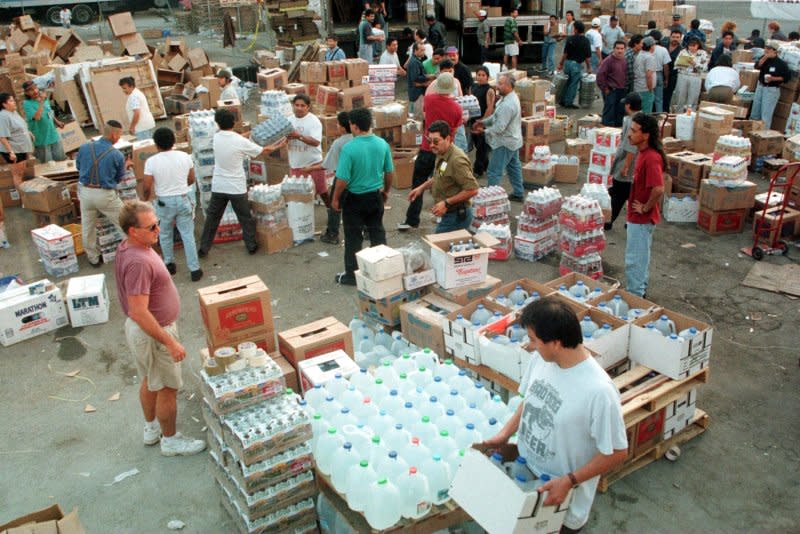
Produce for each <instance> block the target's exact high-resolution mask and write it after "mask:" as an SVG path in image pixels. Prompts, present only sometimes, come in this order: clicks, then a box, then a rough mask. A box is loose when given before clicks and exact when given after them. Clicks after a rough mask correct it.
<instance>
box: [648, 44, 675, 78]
mask: <svg viewBox="0 0 800 534" xmlns="http://www.w3.org/2000/svg"><path fill="white" fill-rule="evenodd" d="M653 57H654V58H655V60H656V73H658V72H660V73H662V74H663V73H664V65H669V64H670V63H672V58H671V57H669V50H667V49H666V48H664V47H663V46H661V45H656V47H655V49H654V50H653Z"/></svg>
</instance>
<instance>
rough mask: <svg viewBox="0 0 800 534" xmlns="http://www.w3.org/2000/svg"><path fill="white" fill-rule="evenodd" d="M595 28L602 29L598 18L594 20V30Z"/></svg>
mask: <svg viewBox="0 0 800 534" xmlns="http://www.w3.org/2000/svg"><path fill="white" fill-rule="evenodd" d="M594 27H600V19H599V18H597V17H595V18H593V19H592V28H594Z"/></svg>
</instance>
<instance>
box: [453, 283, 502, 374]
mask: <svg viewBox="0 0 800 534" xmlns="http://www.w3.org/2000/svg"><path fill="white" fill-rule="evenodd" d="M478 304H482V305H483V306H484V307H485V308H486V309H487V310H489V312H491V313H495V312H500V314H502V316H503V317H505V316H506V314H507V313H508V312H507V310H506V308H504V307H503V306H500V305H499V304H497V303H496V302H492V301H489V300H487V299H481V300H476V301H473V302H470V303H469V304H467V305H466V306H464V307H462V308H459V309H457V310H456V311H454V312H451V313H449V314H447V317H446V318H445V320H443V321H442V328H443V329H444V346H445V352H447V354H449V355H451V356H455V357H456V358H461V359H462V360H466V361H467V362H469V363H471V364H472V365H480V364H481V355H480V349H479V348H478V341H477V340H478V332H480V331H481V328H478V329H475V328H472V327H466V326H464V325H461V324H459V323H458V316H459V315H461V316H462V317H463V318H464V319H466V320H467V321H469V320H470V317H471V316H472V314H473V313H474V312H475V310H476V309H477V308H478ZM492 322H493V321H492ZM490 324H491V322H490Z"/></svg>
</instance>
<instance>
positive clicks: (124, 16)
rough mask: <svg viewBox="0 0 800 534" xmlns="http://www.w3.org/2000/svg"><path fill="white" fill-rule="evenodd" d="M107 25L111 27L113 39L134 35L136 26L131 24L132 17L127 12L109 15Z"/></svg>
mask: <svg viewBox="0 0 800 534" xmlns="http://www.w3.org/2000/svg"><path fill="white" fill-rule="evenodd" d="M108 25H109V26H111V33H112V34H114V37H122V36H123V35H128V34H131V33H136V24H135V23H134V22H133V15H131V14H130V12H129V11H126V12H124V13H115V14H114V15H109V16H108Z"/></svg>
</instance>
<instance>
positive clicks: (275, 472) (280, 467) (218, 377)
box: [201, 342, 317, 533]
mask: <svg viewBox="0 0 800 534" xmlns="http://www.w3.org/2000/svg"><path fill="white" fill-rule="evenodd" d="M237 349H238V350H237ZM237 349H234V348H233V347H221V348H218V349H217V350H216V351H215V352H214V353H213V354H212V355H210V357H209V358H208V359H207V360H206V361H205V363H204V366H203V370H202V371H201V378H202V384H201V389H202V392H203V397H204V400H203V417H204V419H205V421H206V424H207V425H208V444H209V449H210V456H211V471H212V473H213V475H214V478H215V479H216V481H217V484H218V485H219V488H220V491H221V492H222V502H223V505H224V506H225V507H226V508H227V509H228V511H229V512H230V514H231V516H232V517H233V518H234V520H235V521H236V524H237V527H238V529H239V530H240V531H241V532H247V533H253V532H278V531H280V532H295V533H304V532H316V513H315V508H314V500H313V499H314V497H315V495H316V494H317V486H316V481H315V479H314V472H313V465H314V461H313V457H312V451H311V444H310V439H311V436H312V434H311V417H310V415H309V413H308V410H307V409H306V403H305V401H304V400H302V399H301V398H300V397H299V396H298V395H297V394H295V393H294V392H293V391H292V390H291V389H285V382H284V378H283V373H282V371H281V369H280V367H279V366H278V365H277V364H276V363H275V362H274V361H273V360H272V359H271V358H270V357H269V356H268V355H267V353H266V352H264V351H263V350H262V349H260V348H257V347H256V345H255V344H254V343H252V342H244V343H240V344H239V345H238V347H237Z"/></svg>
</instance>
